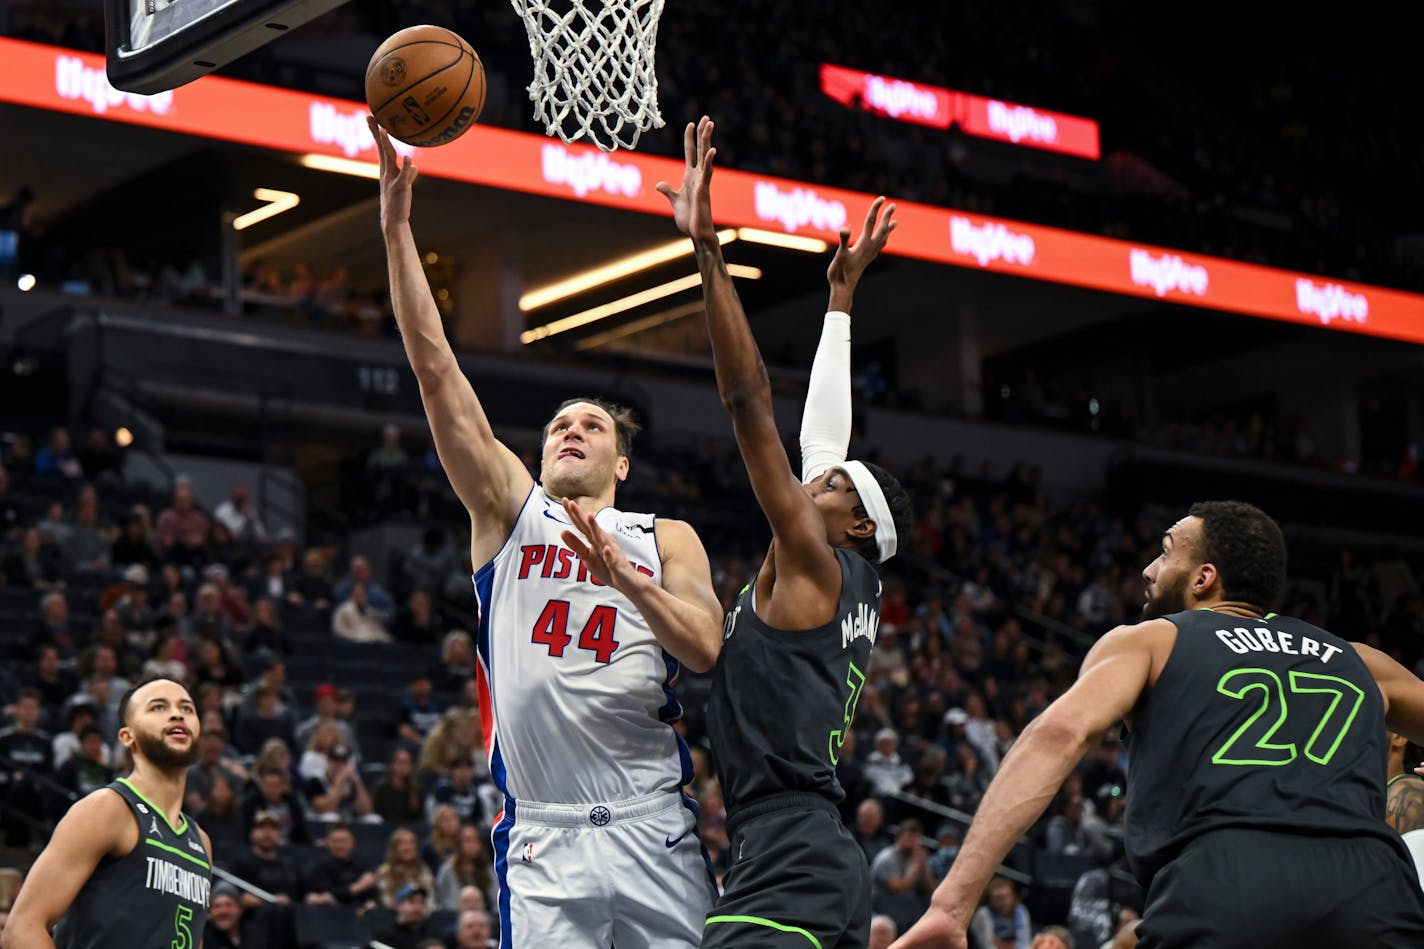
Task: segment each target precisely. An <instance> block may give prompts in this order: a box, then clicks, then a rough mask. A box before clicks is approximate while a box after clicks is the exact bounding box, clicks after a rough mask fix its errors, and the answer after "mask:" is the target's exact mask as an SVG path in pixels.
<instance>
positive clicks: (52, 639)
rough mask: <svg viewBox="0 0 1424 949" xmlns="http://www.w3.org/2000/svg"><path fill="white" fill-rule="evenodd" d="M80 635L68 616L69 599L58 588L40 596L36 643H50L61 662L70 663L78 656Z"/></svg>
mask: <svg viewBox="0 0 1424 949" xmlns="http://www.w3.org/2000/svg"><path fill="white" fill-rule="evenodd" d="M80 641H81V637H80V635H79V631H78V630H77V629H76V628H75V627H74V624H73V622H72V621H71V620H70V617H69V601H68V600H66V599H65V598H64V594H63V593H60V592H59V591H58V590H51V591H50V592H49V593H46V594H45V595H44V596H43V597H41V598H40V622H39V628H38V629H37V630H35V643H36V645H45V644H47V645H50V646H53V647H54V648H55V649H56V650H58V652H59V658H60V661H61V662H64V663H72V662H74V660H75V659H77V658H78V657H79V644H80Z"/></svg>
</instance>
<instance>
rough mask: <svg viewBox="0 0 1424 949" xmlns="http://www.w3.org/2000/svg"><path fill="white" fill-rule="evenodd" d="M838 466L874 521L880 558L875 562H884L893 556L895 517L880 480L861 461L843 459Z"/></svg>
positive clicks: (895, 538)
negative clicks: (852, 485) (848, 477)
mask: <svg viewBox="0 0 1424 949" xmlns="http://www.w3.org/2000/svg"><path fill="white" fill-rule="evenodd" d="M840 467H841V468H843V469H844V470H845V473H846V474H848V475H850V480H851V483H852V484H854V485H855V492H856V493H857V494H859V495H860V503H861V506H862V507H864V508H865V513H866V514H867V515H869V517H870V519H871V520H872V521H874V522H875V546H876V548H877V549H878V550H879V552H880V559H879V560H878V561H876V562H877V563H884V562H885V561H887V560H889V559H890V558H891V557H893V556H895V550H896V542H897V540H898V538H897V537H896V536H895V519H894V518H893V517H891V516H890V505H889V504H888V503H886V501H885V492H884V491H882V490H880V482H878V481H876V480H875V475H873V474H871V473H870V469H869V468H867V467H865V465H864V464H862V463H861V462H859V461H843V462H841V464H840Z"/></svg>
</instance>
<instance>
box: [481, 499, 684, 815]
mask: <svg viewBox="0 0 1424 949" xmlns="http://www.w3.org/2000/svg"><path fill="white" fill-rule="evenodd" d="M595 519H596V520H597V522H598V525H599V526H600V527H602V528H603V529H604V530H605V531H607V532H608V533H609V534H610V535H611V536H612V537H613V538H614V539H615V540H616V541H617V543H618V545H619V547H621V548H622V550H623V553H624V555H626V556H627V558H628V560H629V561H630V562H631V563H632V564H633V566H634V568H635V569H637V570H638V571H639V572H640V573H643V574H646V575H648V576H649V577H651V578H652V579H653V580H654V581H655V582H657V583H661V582H662V558H661V556H660V555H659V553H658V545H657V538H656V536H655V534H654V517H653V515H651V514H630V513H626V512H623V511H619V510H617V509H615V508H612V507H606V508H604V509H603V510H601V511H599V512H598V514H597V515H596V518H595ZM564 531H572V532H573V533H574V534H575V535H578V529H577V528H576V527H574V526H573V525H572V524H571V523H570V522H569V517H568V514H567V513H565V511H564V509H563V507H562V505H560V503H559V502H558V501H557V500H554V499H552V498H550V497H549V496H548V495H547V494H545V493H544V489H543V488H542V487H541V486H539V485H537V484H536V485H535V486H534V488H533V489H532V490H531V491H530V492H529V497H528V498H527V499H526V500H525V502H524V507H523V509H522V510H521V511H520V512H519V517H518V518H517V519H516V520H515V522H514V528H513V530H512V531H511V532H510V535H509V539H508V540H506V541H505V543H504V546H503V547H501V548H500V550H499V553H497V554H495V556H494V559H492V560H491V561H490V562H489V563H487V564H485V565H484V566H483V567H481V568H480V569H479V571H478V572H477V573H476V574H475V577H474V581H475V593H476V595H477V596H478V598H479V629H478V632H477V636H476V648H477V650H478V653H479V663H480V668H479V670H478V673H477V674H478V677H479V681H480V686H481V689H480V691H481V704H480V713H481V716H482V719H483V721H482V724H483V726H484V735H485V748H486V751H487V753H488V754H489V765H490V774H491V776H492V777H493V779H494V782H495V785H496V786H497V787H498V788H499V789H500V790H501V791H503V792H504V793H505V795H506V796H508V797H510V798H513V799H514V800H516V801H537V802H542V803H548V804H580V805H582V804H589V805H593V804H602V803H606V802H612V801H622V800H627V799H630V798H637V797H642V796H644V795H647V794H651V793H654V792H657V791H675V790H677V789H678V788H680V787H681V786H683V785H684V784H686V783H687V782H688V781H690V780H691V778H692V773H691V770H692V769H691V759H690V758H689V756H688V754H687V749H686V745H684V744H683V742H682V739H681V737H680V736H679V735H678V734H677V732H675V731H674V730H673V729H672V727H671V723H672V722H674V721H676V720H677V719H678V718H679V717H680V716H681V714H682V707H681V706H680V705H679V704H678V702H677V699H676V698H675V697H674V696H673V693H672V685H673V682H674V680H675V679H676V677H677V673H678V669H679V666H678V663H677V661H676V660H675V659H673V658H672V657H671V656H669V655H668V654H667V653H666V652H664V651H663V649H662V647H661V646H660V645H659V644H658V642H657V640H656V639H655V638H654V637H653V634H652V632H651V630H649V628H648V624H647V622H646V621H645V620H644V619H643V617H642V615H641V614H640V613H639V612H638V610H637V609H636V608H635V607H634V606H633V603H632V601H630V600H629V599H628V598H627V597H625V596H624V595H623V594H621V593H619V592H617V591H616V590H614V589H613V588H612V587H609V586H605V585H603V584H600V583H597V582H595V581H594V580H593V578H592V577H591V576H589V573H588V570H587V568H585V567H584V565H583V562H582V561H581V560H579V558H578V556H577V555H576V554H575V553H574V552H573V551H572V550H570V549H569V548H568V546H567V545H566V544H565V543H564V540H563V537H562V536H561V535H562V534H563V532H564ZM579 536H581V535H579Z"/></svg>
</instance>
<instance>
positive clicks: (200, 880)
mask: <svg viewBox="0 0 1424 949" xmlns="http://www.w3.org/2000/svg"><path fill="white" fill-rule="evenodd" d="M94 793H95V794H109V793H117V794H118V795H119V796H120V797H122V798H123V799H124V800H125V801H127V802H128V805H129V810H130V811H131V812H132V813H133V816H134V820H136V821H138V846H136V847H134V849H133V850H132V851H130V852H129V853H128V854H125V855H124V856H122V857H119V858H118V859H110V858H107V857H106V858H105V859H104V860H103V861H101V862H100V863H99V866H98V867H97V868H95V870H94V873H93V875H92V876H90V877H89V879H88V881H86V882H85V884H84V886H83V888H82V889H80V891H79V895H78V896H77V897H75V899H74V903H73V905H71V906H70V907H69V912H67V913H65V914H64V916H63V917H61V918H60V920H59V923H58V924H57V925H56V926H55V927H54V944H55V946H56V949H196V947H197V945H198V943H199V942H201V941H202V939H203V927H204V925H206V923H207V921H208V890H209V888H210V887H211V885H212V879H213V871H212V867H210V866H209V865H208V855H207V851H205V850H204V849H203V839H202V837H201V836H200V835H199V833H198V825H197V824H195V823H193V821H191V820H189V819H188V817H187V815H184V816H183V820H182V823H181V824H180V825H179V826H178V827H176V828H175V827H173V826H171V825H170V824H169V823H168V817H167V815H166V814H164V813H163V812H162V811H160V810H159V809H158V808H156V807H154V806H153V805H152V804H151V803H149V802H148V801H147V800H145V799H144V797H143V795H142V794H139V793H138V791H136V790H135V789H134V787H133V785H131V784H129V783H128V781H127V780H125V779H124V778H120V779H119V780H117V781H115V782H114V783H113V784H110V785H109V786H108V787H105V788H100V789H99V790H97V791H95V792H94Z"/></svg>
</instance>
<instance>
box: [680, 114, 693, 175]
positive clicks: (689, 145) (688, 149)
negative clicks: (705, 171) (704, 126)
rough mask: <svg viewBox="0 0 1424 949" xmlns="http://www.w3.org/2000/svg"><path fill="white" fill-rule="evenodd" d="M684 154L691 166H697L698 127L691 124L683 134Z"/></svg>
mask: <svg viewBox="0 0 1424 949" xmlns="http://www.w3.org/2000/svg"><path fill="white" fill-rule="evenodd" d="M682 154H683V157H684V158H685V159H687V164H688V165H689V166H691V167H696V166H697V127H696V126H695V125H693V124H692V123H691V122H688V123H687V128H685V129H683V132H682Z"/></svg>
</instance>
